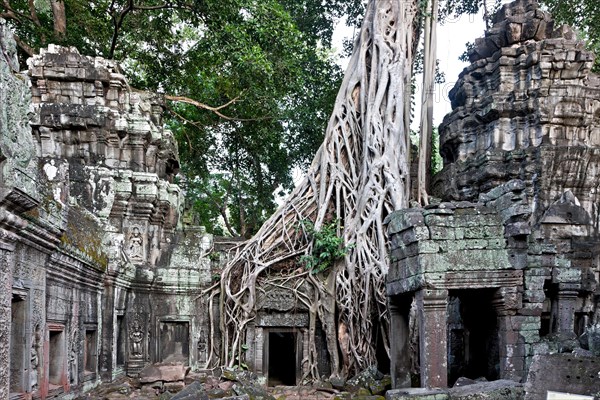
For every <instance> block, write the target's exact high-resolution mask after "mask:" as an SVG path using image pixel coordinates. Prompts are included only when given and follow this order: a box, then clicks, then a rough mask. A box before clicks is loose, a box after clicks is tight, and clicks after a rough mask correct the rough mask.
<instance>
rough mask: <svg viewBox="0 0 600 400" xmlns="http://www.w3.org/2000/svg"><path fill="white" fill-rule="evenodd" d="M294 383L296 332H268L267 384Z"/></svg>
mask: <svg viewBox="0 0 600 400" xmlns="http://www.w3.org/2000/svg"><path fill="white" fill-rule="evenodd" d="M277 385H285V386H294V385H296V333H295V332H269V386H277Z"/></svg>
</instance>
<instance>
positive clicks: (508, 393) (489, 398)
mask: <svg viewBox="0 0 600 400" xmlns="http://www.w3.org/2000/svg"><path fill="white" fill-rule="evenodd" d="M523 394H524V391H523V385H521V384H520V383H517V382H514V381H509V380H503V379H501V380H497V381H492V382H480V383H475V384H473V385H467V386H462V387H457V388H452V389H449V390H448V400H499V399H503V400H522V399H523Z"/></svg>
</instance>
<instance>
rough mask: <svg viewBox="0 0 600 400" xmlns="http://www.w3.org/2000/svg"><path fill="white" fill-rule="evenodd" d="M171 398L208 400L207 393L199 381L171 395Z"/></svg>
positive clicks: (176, 399) (175, 399) (173, 399)
mask: <svg viewBox="0 0 600 400" xmlns="http://www.w3.org/2000/svg"><path fill="white" fill-rule="evenodd" d="M171 400H208V394H206V391H205V390H204V387H203V386H202V384H201V383H200V382H194V383H192V384H191V385H187V386H186V387H185V388H184V389H183V390H182V391H180V392H179V393H177V394H176V395H175V396H173V397H171Z"/></svg>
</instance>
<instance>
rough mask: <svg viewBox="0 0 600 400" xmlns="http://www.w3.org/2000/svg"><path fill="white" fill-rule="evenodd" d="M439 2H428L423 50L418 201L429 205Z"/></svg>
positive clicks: (430, 0) (433, 0) (432, 0)
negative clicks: (428, 193) (428, 191)
mask: <svg viewBox="0 0 600 400" xmlns="http://www.w3.org/2000/svg"><path fill="white" fill-rule="evenodd" d="M437 12H438V2H437V0H429V1H428V2H427V10H426V16H425V46H424V49H423V92H422V96H421V129H420V135H419V168H418V174H417V201H418V202H419V203H420V204H423V205H427V204H429V197H428V195H427V190H428V189H429V180H430V175H431V134H432V130H433V94H434V90H435V87H434V84H435V64H436V58H437V56H436V49H437V36H436V27H437Z"/></svg>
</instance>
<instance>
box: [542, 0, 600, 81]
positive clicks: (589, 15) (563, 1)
mask: <svg viewBox="0 0 600 400" xmlns="http://www.w3.org/2000/svg"><path fill="white" fill-rule="evenodd" d="M540 4H542V5H543V6H545V7H547V8H548V11H550V13H552V16H553V17H554V19H555V20H556V21H557V22H559V23H564V24H568V25H571V26H573V27H575V28H576V29H577V31H578V33H579V35H580V37H581V38H582V39H584V40H585V41H586V42H587V48H588V49H589V50H592V51H593V52H595V54H596V55H600V7H599V6H598V0H578V1H574V0H540ZM594 71H595V72H600V57H596V62H595V64H594Z"/></svg>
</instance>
